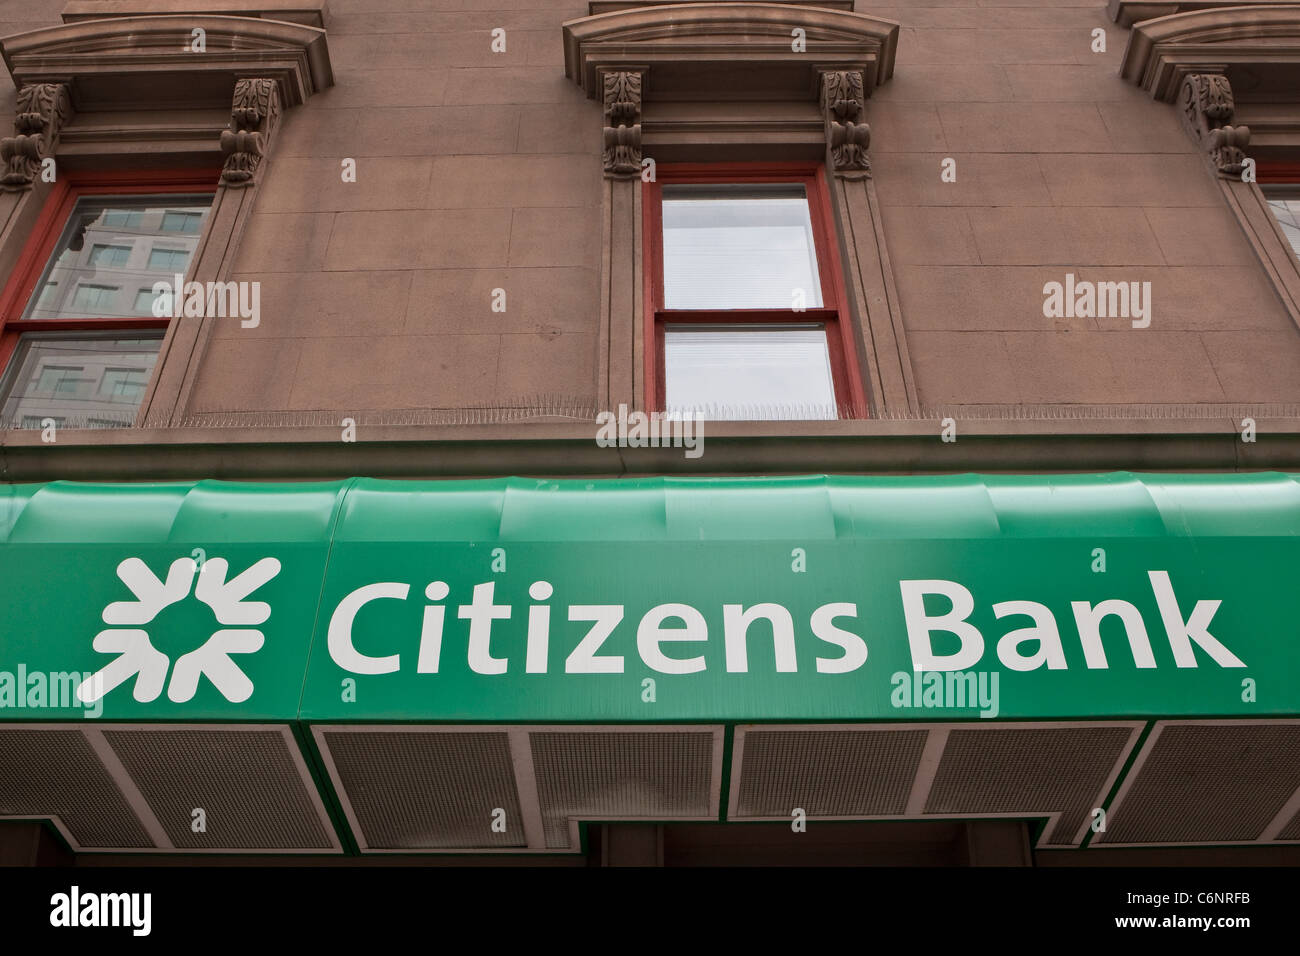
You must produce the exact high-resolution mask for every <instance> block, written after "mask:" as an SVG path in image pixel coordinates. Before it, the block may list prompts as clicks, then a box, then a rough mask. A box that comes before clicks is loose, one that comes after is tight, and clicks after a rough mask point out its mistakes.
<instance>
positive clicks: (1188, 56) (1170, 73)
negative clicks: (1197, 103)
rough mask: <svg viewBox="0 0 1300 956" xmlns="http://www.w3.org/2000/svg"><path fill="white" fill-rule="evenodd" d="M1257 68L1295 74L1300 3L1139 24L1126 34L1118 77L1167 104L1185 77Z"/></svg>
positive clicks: (1205, 12) (1201, 13) (1299, 47)
mask: <svg viewBox="0 0 1300 956" xmlns="http://www.w3.org/2000/svg"><path fill="white" fill-rule="evenodd" d="M1263 64H1274V65H1278V64H1280V65H1284V66H1295V67H1296V69H1297V73H1298V74H1300V3H1291V4H1284V5H1270V6H1263V5H1259V6H1248V7H1241V6H1230V7H1216V8H1213V9H1208V10H1194V11H1191V12H1187V13H1177V14H1174V15H1173V16H1166V17H1159V18H1157V19H1155V20H1144V21H1142V22H1140V23H1137V24H1135V25H1134V27H1133V31H1132V33H1130V34H1129V42H1128V47H1127V48H1126V49H1125V51H1124V60H1123V64H1122V66H1121V68H1120V73H1121V75H1122V76H1123V77H1124V78H1125V79H1127V80H1129V81H1130V82H1132V83H1136V84H1138V85H1139V86H1141V87H1142V88H1143V89H1145V90H1146V91H1147V92H1149V93H1150V94H1151V95H1152V96H1153V97H1155V98H1156V99H1158V100H1163V101H1164V102H1173V101H1174V99H1175V97H1176V96H1177V94H1178V90H1179V87H1180V86H1181V85H1182V82H1183V77H1184V76H1186V75H1187V74H1189V73H1226V72H1227V71H1228V70H1229V69H1230V68H1232V67H1251V66H1259V65H1263ZM1296 88H1297V89H1300V84H1298V85H1297V87H1296Z"/></svg>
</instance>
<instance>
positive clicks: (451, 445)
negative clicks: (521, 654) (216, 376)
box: [0, 417, 1300, 482]
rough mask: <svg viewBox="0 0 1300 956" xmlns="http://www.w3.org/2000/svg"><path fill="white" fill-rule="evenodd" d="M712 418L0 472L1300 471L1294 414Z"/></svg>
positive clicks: (292, 441) (9, 466) (398, 430)
mask: <svg viewBox="0 0 1300 956" xmlns="http://www.w3.org/2000/svg"><path fill="white" fill-rule="evenodd" d="M957 422H958V428H959V438H958V440H957V441H955V442H951V443H944V442H942V441H941V440H940V437H939V431H940V425H939V422H938V421H934V422H930V421H925V422H922V421H888V420H876V421H841V422H808V423H802V425H801V432H800V434H798V435H792V434H791V433H790V423H788V422H752V423H751V422H747V423H740V422H718V423H716V424H711V425H710V426H709V429H708V430H707V431H706V432H705V435H704V454H703V456H702V457H700V458H695V459H690V458H686V457H685V456H684V455H683V452H682V449H680V448H636V449H627V448H601V447H599V446H597V445H596V442H595V425H594V423H593V424H576V423H573V424H551V425H548V424H527V425H492V426H432V425H431V426H410V425H386V426H384V425H374V426H364V427H362V426H358V435H357V440H356V441H354V442H343V441H340V439H339V434H340V433H339V429H338V428H335V427H324V426H302V427H286V428H244V427H228V428H216V427H197V428H184V429H176V428H167V429H154V428H137V429H121V430H117V429H114V430H103V429H100V430H92V431H76V430H71V429H65V430H60V433H59V440H58V442H57V443H55V444H46V443H43V442H42V441H41V437H40V432H39V431H35V430H31V431H7V432H3V433H0V482H30V481H50V480H56V479H68V480H83V481H93V480H103V481H122V480H128V481H130V480H136V481H140V480H170V479H191V478H226V479H237V478H247V479H264V480H286V479H312V478H336V477H346V476H349V475H355V474H367V475H373V476H377V477H393V478H400V477H409V478H415V477H426V478H433V477H490V476H501V475H512V474H522V475H539V476H541V475H546V476H570V477H579V476H618V475H639V474H697V475H705V474H716V475H737V474H808V473H818V474H820V473H826V472H833V473H845V474H927V473H930V474H935V473H939V474H952V473H959V472H966V471H977V472H1081V471H1089V472H1090V471H1113V470H1132V471H1261V470H1285V471H1295V470H1297V469H1300V419H1296V418H1286V419H1277V420H1271V419H1266V418H1264V417H1261V418H1259V419H1258V426H1259V433H1258V438H1257V441H1255V442H1253V443H1247V442H1243V441H1242V440H1241V435H1240V433H1239V431H1238V429H1239V427H1240V425H1239V423H1238V422H1236V421H1234V420H1232V419H1229V418H1227V417H1225V418H1223V419H1221V420H1220V419H1205V420H1196V421H1190V420H1182V419H1169V420H1138V419H1108V420H1107V421H1105V422H1096V421H1071V420H1059V419H1058V420H1019V421H980V420H978V419H976V420H968V419H965V418H962V417H958V419H957Z"/></svg>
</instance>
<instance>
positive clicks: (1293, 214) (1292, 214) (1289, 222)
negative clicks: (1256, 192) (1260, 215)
mask: <svg viewBox="0 0 1300 956" xmlns="http://www.w3.org/2000/svg"><path fill="white" fill-rule="evenodd" d="M1264 197H1265V199H1267V200H1268V208H1269V209H1271V210H1272V211H1273V215H1274V216H1276V217H1277V221H1278V224H1279V225H1281V227H1282V234H1283V235H1284V236H1286V238H1287V242H1289V243H1291V248H1292V249H1294V250H1295V254H1296V256H1300V186H1281V187H1277V186H1266V187H1264Z"/></svg>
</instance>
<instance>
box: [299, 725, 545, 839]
mask: <svg viewBox="0 0 1300 956" xmlns="http://www.w3.org/2000/svg"><path fill="white" fill-rule="evenodd" d="M321 736H322V737H323V739H324V741H325V746H326V747H328V750H329V753H330V756H331V757H332V759H333V761H334V766H335V769H336V771H337V774H338V779H339V782H340V783H341V785H342V787H343V790H344V791H345V792H346V795H347V799H348V800H349V802H350V803H351V804H352V810H353V813H354V814H355V816H356V825H357V826H358V827H360V830H361V832H360V833H359V834H358V835H357V836H358V839H359V840H360V841H361V842H362V843H363V845H364V846H365V848H366V849H383V850H412V849H453V848H467V849H468V848H491V847H522V846H524V845H525V843H526V840H525V837H524V830H523V824H522V815H521V813H520V809H519V796H518V789H517V788H516V786H515V774H514V768H513V766H512V764H511V757H510V742H509V737H508V736H507V734H505V733H502V732H483V733H479V732H466V733H453V732H438V731H431V730H411V731H405V730H402V731H392V732H385V731H342V730H327V731H324V732H323V733H322V734H321ZM497 808H500V809H503V810H505V832H497V831H494V830H493V828H492V823H493V811H494V810H496V809H497Z"/></svg>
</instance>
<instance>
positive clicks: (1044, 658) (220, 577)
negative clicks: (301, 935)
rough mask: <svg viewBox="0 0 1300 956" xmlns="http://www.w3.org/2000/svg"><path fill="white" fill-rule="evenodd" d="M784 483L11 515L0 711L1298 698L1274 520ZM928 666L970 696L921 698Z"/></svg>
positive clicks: (389, 495) (1291, 557)
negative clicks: (1235, 525)
mask: <svg viewBox="0 0 1300 956" xmlns="http://www.w3.org/2000/svg"><path fill="white" fill-rule="evenodd" d="M822 480H823V481H825V479H822ZM986 480H990V479H986ZM1019 480H1020V481H1022V482H1029V481H1031V480H1030V479H1019ZM1126 480H1128V481H1132V480H1133V479H1131V477H1129V478H1126ZM512 481H519V480H512ZM798 481H802V482H804V485H803V486H800V485H798V484H797V483H795V484H794V485H793V487H792V483H788V482H782V481H779V480H772V481H763V480H754V481H752V482H737V481H735V480H731V481H728V482H724V483H722V485H721V486H720V487H719V486H716V485H711V484H710V483H709V482H707V481H701V480H697V481H695V482H694V483H693V484H690V483H687V484H688V485H689V487H690V488H691V490H692V492H693V494H692V495H690V496H682V497H680V498H679V499H678V500H676V501H670V507H669V508H668V509H664V508H663V507H662V505H663V498H662V487H663V485H662V480H660V484H658V485H655V484H653V483H647V482H641V483H635V482H567V483H555V482H551V483H536V482H529V483H526V485H527V487H526V491H527V492H528V493H527V494H526V495H522V496H520V499H521V500H519V501H512V500H510V496H509V495H505V496H504V500H502V498H501V496H500V495H498V496H497V498H495V499H494V498H493V495H494V494H496V493H497V492H499V491H509V490H511V489H512V488H515V487H518V486H517V485H510V484H507V485H506V486H505V487H504V488H503V487H502V483H492V482H482V483H479V482H461V483H447V484H445V485H435V484H433V483H429V484H424V483H421V484H418V485H415V486H414V487H415V488H417V489H418V493H415V492H413V491H412V490H411V489H412V487H413V486H412V485H408V484H405V483H397V482H373V483H362V482H355V481H354V482H348V483H336V484H332V485H313V486H287V487H268V488H267V489H265V490H261V489H259V490H258V491H257V494H259V495H261V496H262V499H261V500H257V501H246V502H241V494H242V489H244V488H247V486H243V485H241V486H238V488H239V489H241V491H240V492H239V493H237V492H236V491H234V490H231V491H224V490H221V494H222V495H223V496H224V497H223V498H222V499H221V500H220V502H215V500H195V499H194V498H193V497H191V496H194V495H198V496H199V498H200V499H202V498H203V496H204V495H207V496H208V499H211V494H212V492H211V490H210V489H212V488H214V487H215V488H217V489H221V486H220V483H204V485H202V486H200V487H199V488H196V489H195V490H194V491H188V492H187V489H186V488H185V487H184V486H180V494H178V495H174V496H173V497H172V498H166V497H164V501H165V502H166V504H167V506H168V507H169V508H172V509H173V510H175V509H176V507H177V505H178V501H177V500H175V499H179V503H180V504H181V505H193V506H194V507H195V509H196V513H195V517H194V518H187V517H185V516H184V515H181V516H179V517H178V516H177V515H175V514H171V513H169V515H168V518H167V521H165V522H164V521H155V522H154V524H155V525H156V526H158V527H165V528H166V529H167V533H168V537H169V539H170V540H167V541H138V542H135V543H134V544H127V543H124V542H123V541H121V540H118V539H120V538H121V536H122V535H121V533H120V532H119V531H111V533H106V535H105V536H106V537H109V538H112V540H85V541H79V540H76V539H73V540H68V537H67V536H65V535H48V536H47V537H38V536H37V535H35V534H28V535H26V536H24V534H23V525H22V522H21V520H15V521H11V522H10V525H9V527H10V529H11V532H10V534H9V537H8V538H7V539H0V573H3V574H4V575H5V579H6V582H7V585H8V588H7V596H6V598H5V601H6V605H5V607H4V617H3V628H4V630H3V638H2V639H0V722H3V721H6V720H41V719H44V720H58V719H65V718H76V719H81V718H84V717H86V716H91V715H90V714H87V713H83V712H81V711H84V709H85V708H86V706H87V705H89V704H92V703H93V704H95V706H96V709H97V711H98V712H97V713H96V714H95V716H99V717H100V719H106V720H137V719H144V720H190V719H200V720H201V719H214V720H216V719H221V720H250V721H252V720H266V719H271V720H311V721H357V722H370V721H382V720H403V721H429V722H458V721H467V722H475V721H478V722H539V723H540V722H555V721H581V722H620V721H621V722H635V721H647V722H667V721H720V720H721V721H735V722H748V721H763V720H780V721H793V720H836V721H889V720H916V719H941V720H961V719H967V718H969V719H979V717H980V716H981V711H982V712H983V716H997V717H998V718H999V719H1006V720H1010V719H1053V718H1060V719H1076V718H1098V717H1116V718H1119V717H1142V716H1157V717H1177V716H1207V715H1213V716H1276V715H1279V714H1295V713H1297V712H1300V640H1297V636H1298V635H1297V634H1296V628H1297V624H1296V623H1295V621H1296V619H1295V615H1294V609H1293V607H1292V601H1291V598H1290V597H1289V595H1291V594H1292V593H1293V582H1292V577H1293V574H1294V569H1295V568H1296V567H1298V566H1300V537H1297V536H1296V535H1295V534H1293V533H1278V534H1270V533H1266V532H1268V531H1271V530H1276V529H1277V526H1276V523H1274V524H1273V526H1269V525H1268V524H1258V525H1256V526H1255V527H1254V529H1253V530H1254V531H1255V533H1249V534H1241V535H1234V534H1218V535H1205V536H1200V537H1191V536H1187V535H1174V534H1164V533H1160V531H1161V529H1160V528H1158V527H1157V526H1155V525H1154V524H1152V523H1151V522H1149V521H1148V522H1146V523H1145V524H1144V523H1143V522H1142V521H1138V520H1135V519H1134V518H1133V516H1126V517H1125V518H1124V519H1123V520H1122V521H1121V520H1109V519H1108V520H1101V521H1097V522H1095V523H1094V525H1093V527H1095V528H1096V529H1097V532H1098V533H1095V534H1090V533H1087V530H1088V529H1087V528H1084V527H1079V526H1075V525H1060V526H1059V531H1058V530H1057V529H1054V528H1053V527H1052V526H1051V523H1050V522H1047V523H1045V524H1043V525H1041V526H1035V527H1034V530H1035V531H1037V532H1039V533H1037V534H1008V533H1005V528H1004V527H1003V526H1002V525H999V526H998V528H997V530H998V533H984V534H976V533H974V532H973V531H972V528H973V527H974V524H973V520H972V519H971V518H970V517H969V516H968V515H966V514H965V513H963V514H962V515H959V516H958V517H956V518H953V517H951V516H945V515H943V514H942V512H940V513H938V514H932V515H929V516H926V515H922V516H921V517H920V518H919V519H918V523H917V525H916V527H915V529H914V532H915V533H913V534H911V535H909V534H908V533H907V532H908V531H909V528H908V526H907V524H906V522H905V521H904V520H903V519H902V517H900V515H899V511H898V508H897V507H896V506H893V507H889V508H885V507H884V506H883V505H884V504H885V503H884V502H882V507H881V509H880V510H879V511H876V510H872V511H870V512H865V513H864V514H866V517H865V518H864V517H860V516H858V517H854V516H853V515H852V514H850V513H849V512H848V511H843V512H842V513H841V514H840V515H839V516H838V517H837V519H836V520H838V521H839V522H840V523H839V524H838V525H837V524H835V523H833V522H831V523H828V522H827V521H826V520H824V519H825V516H824V515H821V516H819V515H818V513H817V512H816V511H815V510H811V509H809V508H808V507H805V505H807V504H808V498H807V496H806V495H805V494H804V492H805V491H806V489H807V485H808V484H809V483H810V482H811V481H812V480H811V479H799V480H798ZM854 481H856V482H860V483H862V484H863V485H866V486H868V487H869V486H870V480H867V479H856V480H854ZM913 481H914V482H916V483H917V484H918V485H920V484H921V483H920V482H919V481H916V480H913ZM1033 481H1037V482H1043V481H1045V479H1034V480H1033ZM520 484H524V483H523V482H520ZM66 487H68V486H64V487H61V488H59V489H58V491H59V493H60V494H62V493H63V492H64V488H66ZM71 487H74V488H75V487H76V486H71ZM87 487H92V488H97V489H102V488H103V487H105V486H87ZM304 487H309V488H310V492H307V491H302V490H301V489H302V488H304ZM593 487H602V488H606V489H616V490H614V492H613V494H610V493H608V492H607V493H606V494H605V495H600V494H596V495H591V494H590V492H591V489H592V488H593ZM854 487H855V488H856V487H858V486H856V485H855V486H854ZM539 488H541V489H550V488H556V489H558V490H556V491H551V490H545V491H544V492H543V493H541V494H533V491H534V490H536V489H539ZM738 488H747V489H748V490H747V491H745V492H744V493H741V492H740V491H738V490H737V489H738ZM442 489H446V490H442ZM462 489H464V491H462ZM647 489H649V490H647ZM580 490H581V491H584V492H587V495H588V496H587V497H584V496H583V495H580V494H576V492H578V491H580ZM774 490H775V491H776V492H780V493H786V492H794V494H792V495H790V497H789V498H788V499H787V500H786V501H784V502H777V501H774V500H773V492H774ZM295 491H296V492H297V494H299V495H301V496H304V497H301V498H298V499H295V498H294V497H293V495H294V494H295ZM720 491H721V492H725V493H723V494H720V493H719V492H720ZM137 493H138V494H141V495H143V494H144V493H143V492H137ZM458 493H459V497H458ZM566 493H567V494H566ZM1116 493H1117V492H1116V491H1115V489H1105V495H1106V496H1110V497H1113V496H1114V495H1115V494H1116ZM98 494H99V495H101V496H103V492H102V490H101V491H99V492H98ZM159 494H161V492H160V493H159ZM167 494H169V495H171V494H172V491H171V486H168V491H167ZM349 495H350V497H349ZM777 497H780V495H777ZM825 497H826V496H825V494H824V493H823V494H821V495H820V497H819V498H814V499H813V504H815V505H816V506H817V507H822V506H823V505H824V503H825ZM862 500H864V501H867V502H868V503H870V496H866V497H865V498H864V499H862ZM49 504H50V505H51V507H52V508H53V506H54V504H55V502H53V501H51V502H50V503H49ZM58 504H59V508H58V509H56V510H54V511H52V513H54V514H59V513H62V511H63V510H66V509H67V508H69V507H70V506H69V505H68V504H67V503H66V502H60V503H58ZM82 504H84V503H82ZM104 504H105V506H109V504H110V502H109V501H108V500H105V501H104ZM241 504H242V505H243V507H244V510H245V511H247V512H248V513H249V518H248V520H247V522H246V523H245V524H244V525H242V526H238V527H236V526H232V525H230V524H229V523H228V522H229V518H228V517H226V516H229V515H232V514H236V513H237V512H236V511H232V510H231V509H238V508H239V507H240V505H241ZM272 504H274V505H275V507H272V506H271V505H272ZM855 504H856V503H855ZM584 505H585V506H586V507H584ZM36 506H37V505H36V504H33V503H27V504H26V505H25V507H26V508H27V509H31V508H33V507H36ZM80 506H81V505H80V504H78V505H77V506H76V507H80ZM151 506H155V507H161V505H160V503H159V502H156V501H155V502H152V503H151ZM76 507H72V509H71V510H73V511H75V510H76ZM295 509H297V511H295ZM475 509H479V510H480V511H481V514H476V513H475ZM800 509H802V512H801V510H800ZM728 510H730V511H731V514H729V515H728V514H727V512H728ZM584 511H585V512H586V515H587V517H586V518H585V519H584V520H585V522H586V523H580V522H579V521H578V519H577V517H576V516H579V515H582V514H583V513H584ZM12 513H14V512H13V511H12V510H11V514H12ZM0 514H3V512H0ZM846 514H847V515H849V517H850V518H852V519H853V520H852V521H849V520H847V519H845V518H844V515H846ZM214 515H219V516H222V518H221V521H218V522H217V523H216V524H210V523H205V522H209V521H210V519H211V518H212V516H214ZM612 515H622V516H623V518H624V521H625V524H624V525H623V526H621V527H620V526H618V525H615V524H610V523H609V521H610V518H611V516H612ZM877 515H879V518H877V517H876V516H877ZM1103 517H1104V516H1103ZM20 518H21V516H20ZM200 518H201V519H202V520H199V519H200ZM1183 518H1184V523H1187V522H1188V521H1189V520H1190V519H1188V518H1187V517H1186V515H1185V514H1184V516H1183ZM868 520H877V521H878V522H879V526H878V527H874V528H872V527H870V526H869V525H868ZM945 522H946V523H947V526H948V529H950V530H946V529H945V526H944V525H945ZM963 522H965V524H964V526H963ZM1003 524H1004V525H1009V524H1011V522H1010V521H1004V523H1003ZM132 526H136V522H133V523H132ZM32 527H37V525H35V524H33V525H32ZM40 527H41V528H42V529H44V528H45V527H46V526H45V525H41V526H40ZM123 527H125V524H124V525H123ZM985 527H988V526H987V525H986V526H985ZM1218 527H1220V528H1222V527H1223V523H1222V522H1220V524H1219V525H1218ZM322 528H323V529H325V531H324V532H323V533H322V532H321V531H320V530H319V529H322ZM1117 530H1121V531H1128V533H1127V534H1125V533H1117ZM801 532H802V533H801ZM865 532H870V533H865ZM880 532H888V533H880ZM1135 532H1142V533H1135ZM20 666H21V667H22V673H24V674H25V675H33V674H38V673H40V674H49V673H55V672H60V673H75V674H76V675H78V677H79V679H80V683H79V684H78V685H77V689H76V700H73V701H69V700H67V699H66V697H67V695H61V696H58V697H54V696H51V698H50V699H49V701H48V702H46V701H43V700H42V701H40V702H38V703H39V706H34V705H33V703H34V700H35V698H33V696H32V695H31V694H27V693H25V689H24V688H18V687H17V686H16V682H15V681H14V680H12V679H11V680H10V681H9V682H8V684H9V685H12V695H13V698H14V700H15V701H16V700H17V699H18V697H19V696H20V695H21V697H22V699H23V701H24V706H23V707H21V708H19V707H17V706H16V705H15V704H13V703H10V704H6V700H7V697H6V686H7V685H6V681H5V676H4V675H5V674H9V675H16V674H17V673H19V667H20ZM910 675H915V678H916V679H915V680H913V679H912V678H911V676H910ZM944 675H947V678H948V680H947V682H948V690H949V691H950V692H951V690H952V688H953V679H952V678H953V677H954V676H955V677H957V678H958V681H957V685H956V686H957V687H958V689H960V687H961V682H960V679H961V678H962V677H965V678H968V679H969V682H970V683H969V686H970V687H971V688H972V690H971V693H970V694H969V695H967V696H962V695H958V696H957V697H956V698H953V697H952V695H951V693H949V694H948V695H947V696H944V695H943V694H941V693H938V692H937V691H936V693H934V694H931V693H930V689H931V687H932V686H937V685H941V684H942V683H943V680H944ZM25 679H27V678H25ZM975 688H978V689H979V691H978V693H976V691H975ZM990 689H991V690H992V692H993V693H995V694H996V697H997V700H996V702H995V703H994V705H993V706H992V707H989V706H987V704H988V701H987V699H986V698H987V696H988V692H989V691H990ZM981 700H983V701H984V703H983V704H981ZM47 703H48V706H47ZM918 707H923V708H925V711H924V713H923V714H921V715H920V718H918V711H917V710H916V708H918ZM77 708H81V711H78V710H77Z"/></svg>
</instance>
